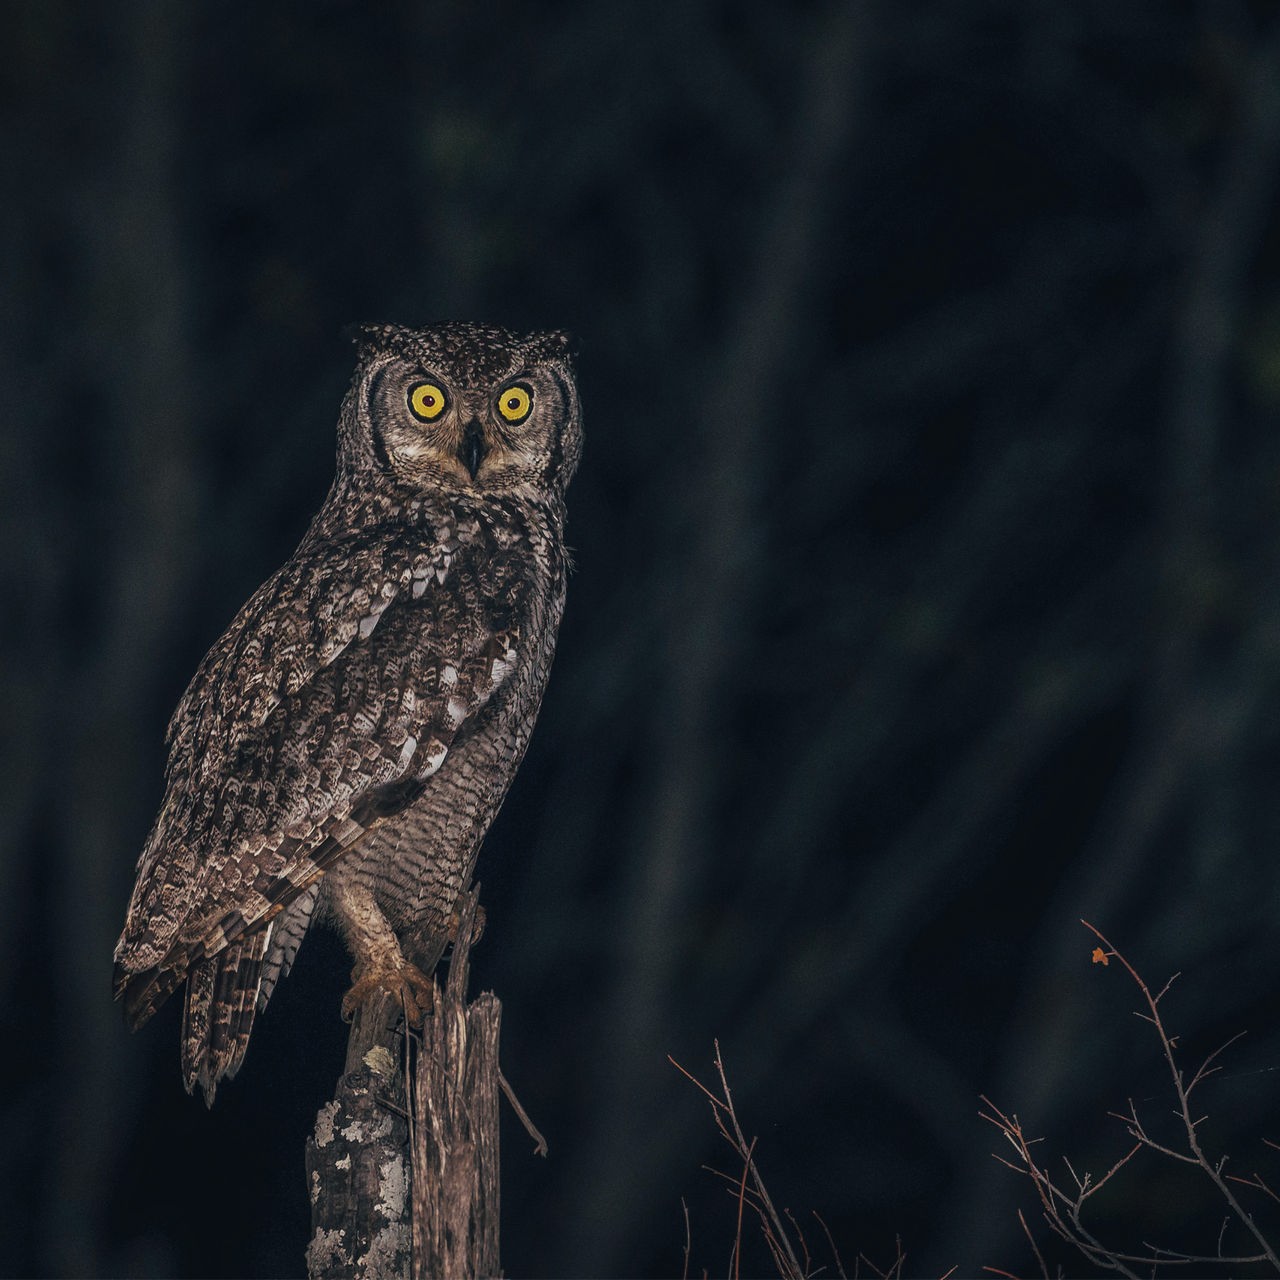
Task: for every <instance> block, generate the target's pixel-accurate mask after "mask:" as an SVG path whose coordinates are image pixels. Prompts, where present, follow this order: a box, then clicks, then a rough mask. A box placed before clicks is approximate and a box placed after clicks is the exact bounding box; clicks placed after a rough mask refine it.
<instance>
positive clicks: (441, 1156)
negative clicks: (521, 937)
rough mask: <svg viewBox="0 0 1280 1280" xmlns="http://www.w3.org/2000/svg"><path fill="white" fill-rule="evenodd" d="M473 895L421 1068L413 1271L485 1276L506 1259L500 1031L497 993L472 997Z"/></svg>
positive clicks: (463, 909) (473, 1278) (465, 905)
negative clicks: (501, 1255) (501, 1244)
mask: <svg viewBox="0 0 1280 1280" xmlns="http://www.w3.org/2000/svg"><path fill="white" fill-rule="evenodd" d="M476 901H477V899H476V894H475V893H474V892H473V893H471V894H470V895H468V896H467V897H466V899H465V900H464V901H463V902H461V903H460V904H459V912H458V915H459V920H458V942H457V945H456V947H455V952H454V956H453V960H452V961H451V963H450V966H449V979H448V981H447V983H446V984H445V988H444V992H443V993H442V994H441V995H440V996H439V997H438V998H437V1000H436V1010H435V1016H434V1017H432V1018H429V1019H427V1021H426V1023H425V1025H424V1026H423V1030H422V1043H421V1046H420V1049H419V1053H418V1057H417V1062H416V1070H415V1073H414V1082H413V1094H414V1106H413V1111H414V1133H413V1275H414V1280H426V1278H427V1277H437V1276H448V1277H455V1276H456V1277H460V1278H463V1280H480V1278H481V1277H490V1276H497V1275H500V1274H501V1267H500V1265H499V1261H498V1240H499V1233H498V1226H499V1194H498V1093H499V1087H500V1086H499V1072H498V1036H499V1031H500V1027H501V1021H502V1006H501V1004H500V1003H499V1002H498V1000H497V998H496V997H495V996H494V995H493V993H492V992H484V993H483V994H481V995H480V996H478V997H477V998H476V999H475V1000H474V1001H473V1002H472V1003H471V1004H470V1005H468V1004H467V1003H466V991H467V971H468V953H469V951H470V942H471V933H472V926H473V923H474V920H475V913H476Z"/></svg>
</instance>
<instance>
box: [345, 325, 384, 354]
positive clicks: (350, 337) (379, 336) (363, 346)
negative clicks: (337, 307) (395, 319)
mask: <svg viewBox="0 0 1280 1280" xmlns="http://www.w3.org/2000/svg"><path fill="white" fill-rule="evenodd" d="M397 332H398V329H397V328H396V326H395V325H393V324H344V325H343V326H342V336H343V337H344V338H346V340H347V341H348V342H351V343H354V345H355V348H356V351H357V352H358V353H359V354H360V355H364V353H365V352H366V351H369V350H370V349H372V348H378V347H383V346H385V345H386V344H387V342H388V340H389V339H390V338H391V337H392V335H393V334H395V333H397Z"/></svg>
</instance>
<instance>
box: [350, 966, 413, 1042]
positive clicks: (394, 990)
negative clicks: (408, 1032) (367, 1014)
mask: <svg viewBox="0 0 1280 1280" xmlns="http://www.w3.org/2000/svg"><path fill="white" fill-rule="evenodd" d="M353 976H354V975H353ZM375 991H387V992H390V994H391V995H393V996H397V997H398V998H399V1000H400V1003H401V1005H403V1007H404V1016H405V1021H406V1022H408V1024H409V1025H410V1026H411V1027H420V1026H422V1020H423V1019H424V1018H425V1017H426V1016H427V1014H429V1013H430V1012H431V1011H432V1010H433V1009H434V1008H435V1004H436V997H435V983H434V982H432V981H431V979H430V978H428V977H427V975H426V974H425V973H423V972H422V970H421V969H419V968H417V966H415V965H411V964H410V963H409V962H408V961H407V960H406V961H402V962H401V964H399V965H395V966H391V965H388V966H385V967H379V968H372V969H366V970H365V971H364V973H362V974H361V975H360V977H358V978H356V980H355V981H354V982H353V983H352V985H351V990H350V991H348V992H347V994H346V995H345V996H343V997H342V1016H343V1018H344V1019H345V1020H346V1021H347V1022H350V1021H351V1019H352V1018H354V1017H355V1013H356V1010H357V1009H358V1008H360V1006H361V1005H362V1004H364V1002H365V1001H366V1000H368V998H369V997H370V996H371V995H372V994H373V993H374V992H375Z"/></svg>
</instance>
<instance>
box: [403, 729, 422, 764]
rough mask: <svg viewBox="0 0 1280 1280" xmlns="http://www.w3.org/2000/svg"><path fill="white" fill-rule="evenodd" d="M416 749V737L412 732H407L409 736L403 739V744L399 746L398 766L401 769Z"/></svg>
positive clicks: (411, 757)
mask: <svg viewBox="0 0 1280 1280" xmlns="http://www.w3.org/2000/svg"><path fill="white" fill-rule="evenodd" d="M417 749H418V740H417V738H415V737H414V736H413V734H409V736H408V737H407V738H405V740H404V746H403V747H401V748H400V767H401V768H402V769H403V768H404V767H405V765H407V764H408V763H409V761H410V760H411V759H413V753H414V752H415V751H417Z"/></svg>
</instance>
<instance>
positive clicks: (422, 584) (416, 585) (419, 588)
mask: <svg viewBox="0 0 1280 1280" xmlns="http://www.w3.org/2000/svg"><path fill="white" fill-rule="evenodd" d="M426 589H427V580H426V578H414V580H413V598H414V599H415V600H417V599H419V598H420V597H421V596H422V593H423V592H424V591H425V590H426Z"/></svg>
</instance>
